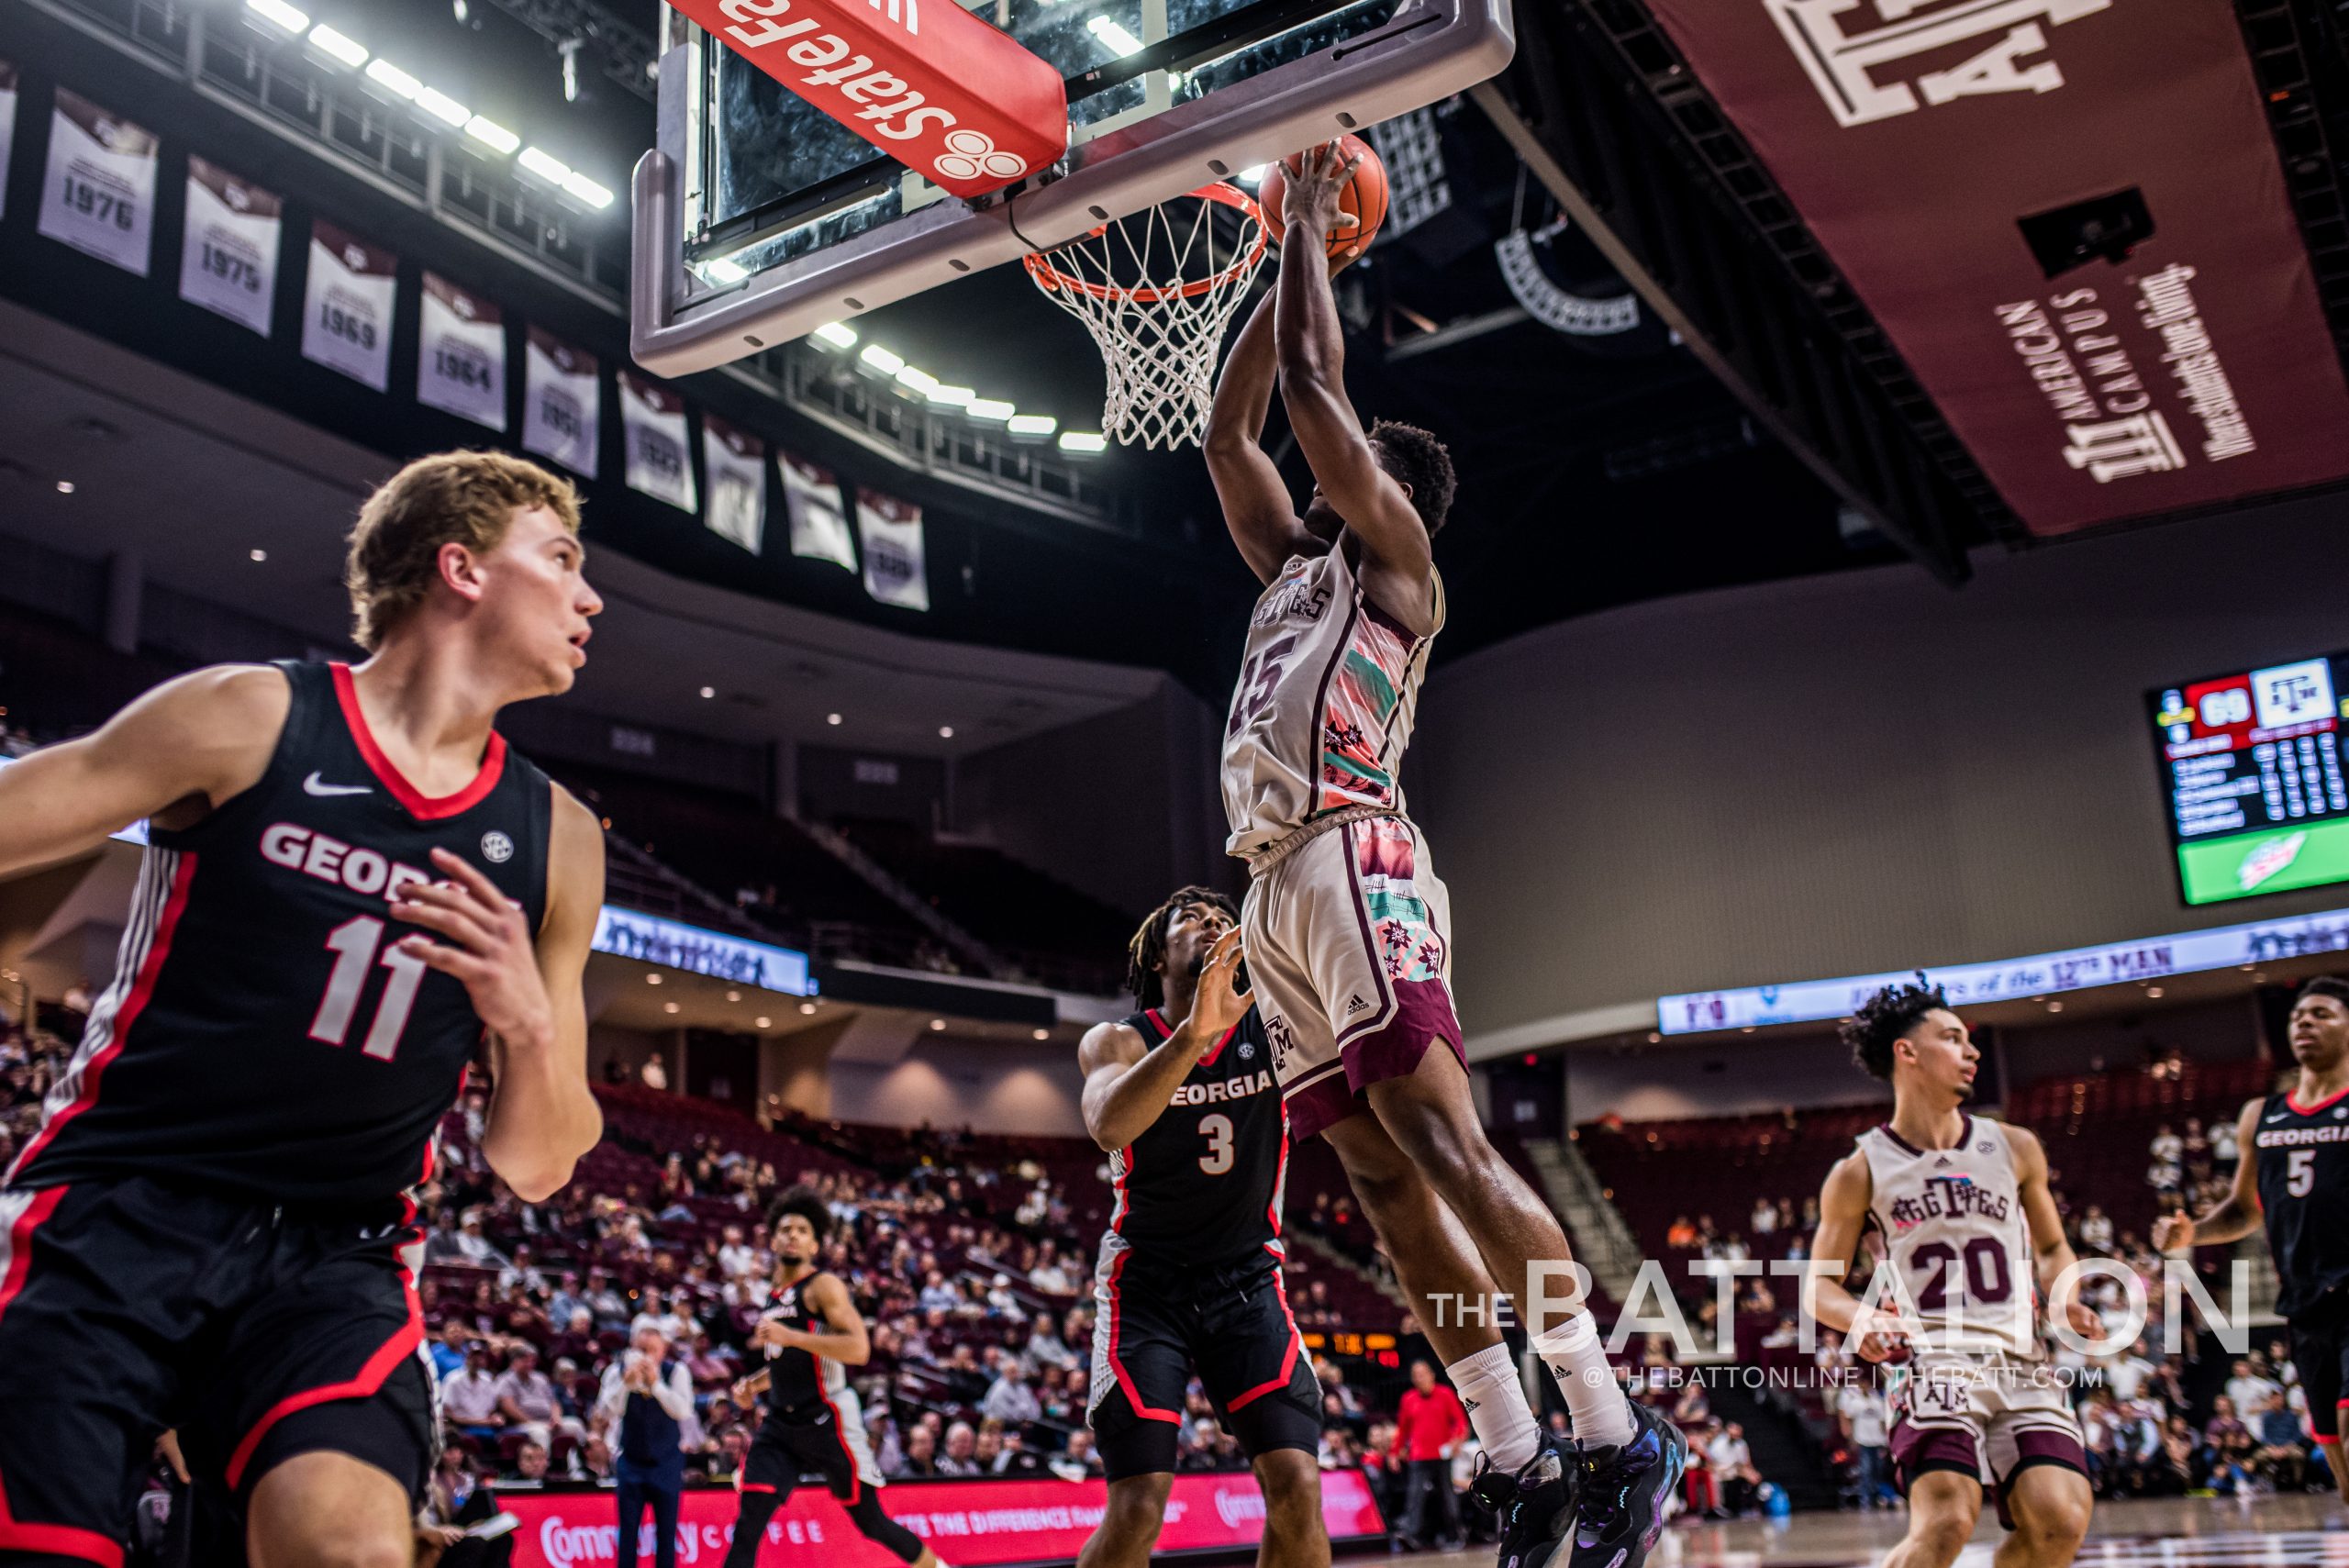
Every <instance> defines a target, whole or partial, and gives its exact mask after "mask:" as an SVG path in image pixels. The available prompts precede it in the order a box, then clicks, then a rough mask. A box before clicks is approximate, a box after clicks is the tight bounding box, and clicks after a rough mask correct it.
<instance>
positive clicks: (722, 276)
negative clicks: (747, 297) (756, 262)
mask: <svg viewBox="0 0 2349 1568" xmlns="http://www.w3.org/2000/svg"><path fill="white" fill-rule="evenodd" d="M701 271H702V275H703V276H704V277H706V278H707V279H708V280H709V281H710V282H711V283H714V284H727V285H729V287H730V286H731V285H733V284H739V283H740V282H742V281H743V280H744V279H745V278H748V277H749V276H750V275H751V274H750V273H749V272H745V271H743V269H742V263H741V262H740V261H734V260H732V259H731V258H729V257H725V256H719V257H718V258H716V259H715V260H713V261H704V262H703V263H702V264H701Z"/></svg>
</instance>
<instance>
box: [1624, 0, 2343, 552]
mask: <svg viewBox="0 0 2349 1568" xmlns="http://www.w3.org/2000/svg"><path fill="white" fill-rule="evenodd" d="M1648 4H1649V5H1650V6H1651V7H1652V8H1653V11H1654V13H1655V15H1656V17H1657V19H1658V20H1659V21H1661V22H1662V23H1663V24H1664V28H1665V29H1666V30H1667V31H1668V32H1669V33H1670V34H1671V35H1672V37H1673V39H1675V41H1676V42H1677V43H1678V44H1679V45H1680V47H1681V49H1682V50H1684V51H1685V52H1686V53H1687V57H1688V60H1689V62H1690V63H1691V64H1692V65H1693V66H1694V67H1695V68H1696V72H1697V74H1698V77H1699V79H1701V80H1702V81H1703V83H1704V84H1705V85H1706V87H1707V88H1709V90H1710V91H1711V92H1712V93H1713V95H1714V96H1715V97H1717V98H1718V99H1719V100H1720V104H1721V106H1722V108H1723V109H1724V110H1726V111H1727V113H1728V115H1729V117H1730V118H1731V120H1732V121H1734V122H1735V124H1736V126H1737V128H1738V129H1739V130H1740V131H1742V132H1743V133H1744V135H1745V138H1746V139H1747V140H1748V141H1749V142H1750V143H1751V144H1752V145H1753V150H1754V151H1755V153H1756V154H1757V155H1758V156H1759V157H1760V158H1761V160H1762V161H1763V162H1764V163H1765V165H1766V166H1767V167H1768V168H1769V170H1770V172H1771V173H1772V174H1773V175H1775V176H1776V179H1777V181H1778V183H1780V184H1781V185H1782V186H1783V187H1785V189H1786V191H1787V195H1789V196H1791V197H1792V198H1793V200H1794V205H1795V207H1796V209H1797V210H1798V212H1800V213H1801V215H1802V217H1803V220H1804V221H1805V222H1806V223H1808V224H1809V226H1810V229H1811V231H1812V233H1813V234H1815V235H1816V236H1818V238H1819V240H1820V243H1821V244H1822V245H1823V246H1825V248H1826V250H1827V252H1828V254H1829V255H1830V256H1831V258H1833V260H1834V261H1835V264H1836V265H1837V266H1838V267H1839V268H1841V269H1842V272H1843V274H1844V275H1845V277H1846V278H1848V279H1849V280H1850V282H1851V284H1852V286H1853V287H1854V289H1856V290H1857V291H1858V293H1859V295H1860V297H1861V298H1862V299H1863V300H1864V301H1865V303H1866V305H1867V307H1868V309H1869V310H1870V311H1871V312H1872V313H1874V315H1875V316H1876V320H1877V321H1878V322H1879V323H1881V324H1882V326H1883V328H1884V329H1885V331H1886V332H1887V333H1888V334H1889V335H1890V336H1891V339H1892V340H1893V343H1894V345H1895V346H1896V347H1898V350H1900V352H1901V354H1902V356H1903V357H1904V358H1905V359H1906V360H1907V361H1908V362H1909V367H1910V369H1911V370H1913V371H1914V372H1915V373H1916V375H1917V378H1918V380H1919V381H1920V383H1922V384H1923V385H1924V388H1925V390H1926V392H1927V393H1929V394H1930V395H1932V399H1933V401H1934V402H1935V403H1936V404H1937V405H1939V406H1940V408H1941V410H1942V413H1943V416H1944V417H1946V418H1947V419H1948V420H1949V422H1950V425H1951V427H1952V428H1954V429H1955V431H1956V432H1957V434H1958V436H1959V438H1960V439H1963V440H1964V441H1965V445H1966V447H1967V449H1968V450H1970V451H1971V452H1972V453H1973V454H1974V458H1975V460H1976V462H1979V463H1980V464H1981V466H1982V469H1983V471H1984V472H1985V473H1987V475H1988V476H1989V478H1990V480H1991V482H1992V483H1993V484H1996V485H1997V486H1998V491H1999V493H2000V494H2001V495H2003V496H2004V497H2005V498H2006V500H2007V502H2008V504H2009V506H2012V507H2013V508H2014V509H2015V511H2016V512H2017V513H2018V514H2019V515H2020V516H2021V517H2022V519H2023V521H2024V522H2025V523H2026V524H2027V525H2028V526H2029V527H2030V528H2032V531H2033V532H2035V533H2041V534H2061V533H2066V532H2069V531H2071V530H2073V529H2076V528H2086V527H2089V526H2091V525H2093V524H2097V523H2102V522H2109V521H2112V520H2115V519H2118V518H2123V517H2139V516H2144V515H2148V514H2153V513H2160V512H2166V511H2171V510H2175V509H2178V508H2184V507H2192V506H2209V505H2212V504H2215V503H2219V502H2223V501H2228V500H2232V499H2234V498H2237V497H2241V496H2245V495H2258V494H2262V493H2266V492H2270V491H2277V490H2287V489H2292V488H2296V487H2299V486H2303V485H2309V484H2321V483H2324V482H2328V481H2332V480H2337V479H2340V478H2342V477H2343V476H2344V475H2349V441H2344V440H2343V439H2341V435H2342V432H2343V430H2344V429H2349V389H2344V387H2343V379H2342V371H2341V362H2340V360H2339V359H2338V357H2337V356H2336V355H2335V353H2334V351H2333V348H2332V336H2331V334H2330V333H2329V332H2328V331H2327V329H2326V326H2325V319H2324V315H2323V312H2322V310H2321V307H2320V306H2319V305H2318V301H2317V295H2316V289H2315V284H2314V283H2313V281H2312V278H2311V273H2310V262H2309V256H2308V250H2307V248H2306V247H2305V246H2304V245H2303V243H2302V242H2301V238H2300V233H2299V228H2298V227H2297V225H2296V224H2295V222H2294V220H2293V216H2292V208H2291V206H2290V203H2289V200H2288V195H2287V193H2286V190H2285V185H2284V177H2283V172H2282V169H2281V167H2280V165H2279V162H2278V160H2277V150H2276V145H2275V142H2274V140H2273V139H2272V138H2271V137H2270V136H2269V133H2268V129H2267V124H2266V115H2265V112H2264V110H2263V108H2262V103H2261V93H2260V89H2259V85H2258V83H2257V82H2256V81H2255V79H2254V77H2253V74H2252V70H2251V62H2250V59H2249V56H2248V55H2247V54H2246V52H2245V49H2244V44H2243V35H2242V32H2241V30H2240V28H2239V26H2238V24H2237V22H2236V19H2235V11H2234V7H2233V6H2231V5H2229V4H2228V0H2163V3H2160V4H2155V5H2153V6H2145V5H2142V4H2133V3H2132V4H2127V5H2124V4H2121V3H2120V0H1739V3H1737V4H1728V3H1726V0H1648ZM2132 188H2133V189H2134V190H2136V191H2137V192H2139V193H2140V194H2141V195H2143V200H2144V204H2145V207H2146V209H2147V211H2148V213H2149V214H2150V215H2151V217H2152V219H2153V224H2154V234H2153V237H2152V239H2149V240H2148V241H2146V242H2145V243H2144V244H2143V245H2142V246H2140V247H2139V248H2138V249H2137V250H2136V251H2135V253H2134V254H2133V255H2132V256H2129V257H2128V258H2127V259H2125V260H2123V261H2117V262H2116V261H2104V260H2091V261H2087V262H2086V263H2085V264H2082V265H2079V266H2076V267H2073V268H2070V269H2068V270H2065V271H2063V272H2059V273H2058V274H2057V275H2056V276H2054V277H2053V278H2051V277H2049V276H2048V275H2047V274H2046V273H2045V272H2043V270H2042V268H2041V266H2040V264H2039V263H2038V261H2036V260H2034V258H2033V254H2032V248H2031V246H2030V244H2029V243H2028V242H2027V241H2026V239H2024V236H2023V232H2022V230H2021V228H2020V227H2019V224H2020V222H2021V219H2023V218H2026V217H2037V216H2040V215H2043V214H2049V213H2054V212H2056V211H2058V210H2059V209H2063V208H2066V207H2069V206H2073V205H2074V204H2076V203H2080V202H2084V201H2087V200H2089V199H2091V198H2097V197H2104V196H2111V195H2120V194H2121V193H2125V192H2127V191H2130V190H2131V189H2132Z"/></svg>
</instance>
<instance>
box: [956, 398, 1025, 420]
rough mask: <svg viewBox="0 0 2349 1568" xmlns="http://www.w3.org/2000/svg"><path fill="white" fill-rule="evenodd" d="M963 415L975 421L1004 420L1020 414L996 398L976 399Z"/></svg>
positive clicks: (965, 409)
mask: <svg viewBox="0 0 2349 1568" xmlns="http://www.w3.org/2000/svg"><path fill="white" fill-rule="evenodd" d="M963 413H965V414H968V415H969V416H970V417H972V418H974V419H989V420H1004V419H1009V418H1011V417H1013V416H1014V415H1016V414H1018V413H1019V408H1018V407H1016V406H1013V405H1011V404H1008V403H1006V402H1004V401H1003V400H1002V399H1000V398H996V397H974V398H973V399H971V401H970V404H969V405H968V406H966V407H964V408H963Z"/></svg>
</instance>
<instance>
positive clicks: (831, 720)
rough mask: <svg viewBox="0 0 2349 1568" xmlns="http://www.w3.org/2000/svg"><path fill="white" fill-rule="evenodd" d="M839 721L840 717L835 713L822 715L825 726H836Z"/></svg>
mask: <svg viewBox="0 0 2349 1568" xmlns="http://www.w3.org/2000/svg"><path fill="white" fill-rule="evenodd" d="M840 721H841V716H840V715H839V714H837V713H828V714H826V715H824V722H825V723H826V724H838V723H839V722H840Z"/></svg>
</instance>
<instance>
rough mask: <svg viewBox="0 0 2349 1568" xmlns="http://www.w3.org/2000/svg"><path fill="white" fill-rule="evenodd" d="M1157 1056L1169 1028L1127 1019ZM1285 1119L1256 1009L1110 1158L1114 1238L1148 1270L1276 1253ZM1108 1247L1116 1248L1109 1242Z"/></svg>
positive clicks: (1147, 1017) (1153, 1019)
mask: <svg viewBox="0 0 2349 1568" xmlns="http://www.w3.org/2000/svg"><path fill="white" fill-rule="evenodd" d="M1124 1021H1125V1024H1126V1026H1127V1027H1128V1028H1129V1029H1134V1030H1136V1031H1138V1032H1139V1033H1140V1034H1141V1038H1142V1043H1143V1044H1144V1045H1146V1046H1148V1047H1150V1048H1151V1049H1152V1050H1155V1049H1156V1048H1157V1047H1158V1046H1159V1045H1160V1044H1161V1043H1163V1041H1164V1040H1167V1039H1168V1038H1170V1037H1171V1036H1172V1035H1173V1034H1174V1032H1175V1030H1174V1029H1173V1028H1172V1027H1170V1026H1169V1025H1168V1024H1167V1022H1166V1020H1165V1019H1164V1018H1161V1017H1160V1016H1159V1014H1158V1010H1157V1009H1156V1008H1154V1007H1153V1008H1152V1009H1150V1010H1149V1011H1147V1012H1141V1013H1136V1014H1134V1015H1133V1016H1132V1017H1130V1018H1127V1019H1125V1020H1124ZM1287 1176H1288V1112H1287V1109H1286V1103H1285V1102H1284V1101H1283V1100H1282V1098H1281V1090H1280V1085H1279V1084H1277V1083H1276V1082H1275V1081H1274V1078H1273V1053H1272V1048H1271V1047H1270V1046H1269V1045H1268V1044H1267V1043H1266V1041H1265V1039H1264V1019H1263V1018H1262V1017H1261V1016H1259V1014H1258V1013H1257V1011H1256V1009H1255V1008H1253V1007H1251V1008H1249V1009H1248V1013H1247V1016H1246V1017H1245V1018H1241V1020H1240V1022H1239V1023H1237V1024H1235V1025H1233V1026H1232V1028H1231V1029H1230V1032H1229V1033H1227V1034H1226V1035H1225V1036H1224V1037H1223V1039H1222V1040H1219V1041H1217V1042H1216V1045H1215V1047H1214V1048H1213V1049H1212V1050H1210V1051H1208V1053H1207V1055H1206V1056H1204V1057H1202V1058H1201V1059H1200V1060H1199V1061H1197V1062H1193V1063H1192V1065H1191V1070H1190V1072H1189V1073H1186V1074H1184V1077H1183V1082H1182V1083H1181V1084H1179V1085H1177V1086H1176V1088H1175V1093H1174V1094H1173V1095H1170V1096H1169V1097H1168V1101H1167V1106H1166V1108H1165V1110H1163V1111H1162V1112H1160V1113H1159V1117H1158V1119H1157V1120H1156V1121H1153V1122H1152V1123H1151V1124H1150V1126H1149V1128H1148V1129H1146V1130H1144V1131H1143V1132H1142V1134H1141V1136H1140V1137H1139V1138H1136V1139H1135V1140H1133V1141H1132V1142H1131V1143H1130V1144H1128V1145H1126V1147H1124V1148H1123V1149H1119V1150H1117V1151H1113V1152H1112V1153H1111V1154H1110V1156H1109V1179H1110V1183H1111V1184H1112V1185H1113V1186H1115V1187H1116V1189H1117V1207H1115V1209H1114V1210H1112V1212H1111V1214H1110V1217H1109V1234H1108V1236H1105V1237H1104V1238H1102V1244H1103V1246H1104V1247H1105V1248H1114V1247H1115V1245H1116V1242H1117V1241H1118V1240H1122V1242H1123V1243H1124V1245H1125V1246H1126V1247H1129V1248H1131V1249H1132V1250H1133V1251H1134V1253H1135V1255H1136V1256H1135V1260H1134V1261H1135V1262H1138V1263H1141V1264H1144V1265H1151V1264H1169V1265H1174V1266H1178V1267H1182V1268H1191V1267H1214V1266H1217V1265H1220V1264H1226V1263H1230V1262H1235V1261H1237V1260H1238V1259H1240V1258H1242V1257H1244V1256H1246V1255H1248V1254H1250V1253H1270V1254H1271V1255H1273V1256H1275V1257H1278V1256H1279V1255H1280V1253H1281V1240H1280V1234H1281V1214H1280V1211H1281V1200H1282V1189H1283V1187H1284V1185H1285V1184H1286V1181H1287ZM1113 1239H1114V1240H1113Z"/></svg>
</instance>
